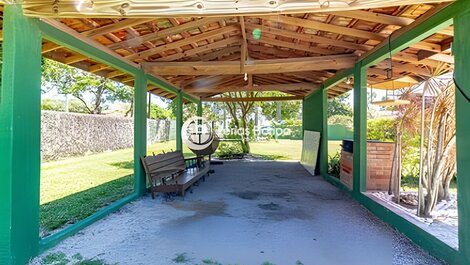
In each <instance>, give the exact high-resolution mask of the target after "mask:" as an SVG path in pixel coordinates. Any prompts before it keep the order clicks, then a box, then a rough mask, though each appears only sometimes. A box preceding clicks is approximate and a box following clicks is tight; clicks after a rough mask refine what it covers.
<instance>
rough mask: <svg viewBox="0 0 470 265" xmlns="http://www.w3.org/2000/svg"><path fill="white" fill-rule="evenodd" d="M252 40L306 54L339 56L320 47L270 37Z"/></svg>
mask: <svg viewBox="0 0 470 265" xmlns="http://www.w3.org/2000/svg"><path fill="white" fill-rule="evenodd" d="M250 40H251V41H255V42H261V43H266V44H269V45H273V46H277V47H286V48H290V49H294V50H299V51H305V52H310V53H317V54H322V55H332V54H338V52H337V51H334V50H328V49H323V48H318V47H313V46H311V45H310V44H301V43H293V42H289V41H281V40H276V39H271V38H268V37H264V38H261V39H259V40H255V39H254V38H253V37H252V36H251V37H250ZM332 42H333V40H332Z"/></svg>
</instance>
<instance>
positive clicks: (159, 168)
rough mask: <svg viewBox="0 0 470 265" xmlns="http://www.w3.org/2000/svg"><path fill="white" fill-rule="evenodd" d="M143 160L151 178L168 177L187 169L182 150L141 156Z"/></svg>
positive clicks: (146, 171)
mask: <svg viewBox="0 0 470 265" xmlns="http://www.w3.org/2000/svg"><path fill="white" fill-rule="evenodd" d="M141 160H142V164H143V166H144V169H145V173H147V176H148V177H149V179H150V180H152V179H153V178H155V177H158V178H162V177H166V176H169V175H171V174H175V173H178V172H181V171H184V170H185V169H186V164H185V161H184V157H183V153H182V152H181V151H175V152H168V153H164V154H158V155H155V156H146V157H141Z"/></svg>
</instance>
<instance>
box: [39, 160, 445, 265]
mask: <svg viewBox="0 0 470 265" xmlns="http://www.w3.org/2000/svg"><path fill="white" fill-rule="evenodd" d="M214 169H215V170H216V173H215V174H213V175H211V176H210V177H209V178H207V179H206V182H203V183H201V184H200V185H199V186H198V187H195V188H194V190H193V193H192V194H190V193H188V194H187V195H186V198H184V200H183V199H182V198H176V199H175V200H173V201H168V202H167V201H165V200H163V199H162V198H158V199H155V200H152V199H151V198H150V196H146V197H145V198H143V199H141V200H138V201H136V202H133V203H131V204H129V205H127V206H125V207H124V208H122V209H121V210H120V211H119V212H117V213H115V214H112V215H110V216H108V217H107V218H105V219H103V220H101V221H99V222H97V223H95V224H94V225H92V226H90V227H88V228H87V229H85V230H83V231H82V232H80V233H79V234H77V235H75V236H73V237H71V238H69V239H67V240H65V241H64V242H63V243H61V244H60V245H59V246H57V247H55V248H54V249H52V250H50V251H49V253H53V252H59V251H60V252H64V253H66V254H67V255H68V256H72V255H74V254H75V253H80V254H81V255H83V256H84V257H88V258H90V257H96V258H99V259H104V260H105V261H107V262H109V263H115V262H118V263H119V264H132V265H136V264H155V265H158V264H165V265H166V264H175V262H174V261H173V259H174V258H175V257H176V256H177V255H178V254H180V253H186V254H185V255H184V256H185V257H186V258H187V259H188V260H189V261H188V262H186V264H208V263H207V262H208V259H211V260H213V261H217V262H220V264H239V265H242V264H244V265H251V264H253V265H261V264H263V263H264V262H270V264H277V265H290V264H292V265H300V264H305V265H308V264H315V265H319V264H320V265H322V264H348V265H355V264H358V265H359V264H360V265H366V264H374V265H376V264H407V265H408V264H420V265H422V264H441V263H440V262H439V261H438V260H436V259H434V258H432V257H430V256H429V255H428V254H426V253H424V252H423V251H422V250H421V249H420V248H418V247H417V246H415V245H414V244H412V243H411V242H409V240H407V239H406V238H404V237H403V236H402V235H400V234H398V233H397V232H395V231H394V230H393V229H391V228H390V227H388V226H387V225H385V224H384V223H383V222H381V221H380V220H378V219H377V218H376V217H374V216H373V215H371V214H370V213H369V212H368V211H367V210H365V209H364V208H363V207H362V206H360V205H359V204H358V203H356V202H355V201H354V200H353V199H351V198H350V197H349V196H348V195H346V194H344V193H342V192H341V191H339V190H338V189H337V188H335V187H334V186H332V185H330V184H329V183H327V182H325V181H324V180H323V179H322V178H320V177H312V176H311V175H309V174H308V173H307V172H306V171H305V170H304V169H303V168H302V166H300V165H299V163H298V162H271V161H266V162H265V161H230V162H225V164H224V165H217V166H214ZM45 255H47V253H46V254H45ZM43 256H44V255H43ZM38 260H40V259H38ZM203 260H206V263H204V262H202V261H203ZM209 264H219V263H209Z"/></svg>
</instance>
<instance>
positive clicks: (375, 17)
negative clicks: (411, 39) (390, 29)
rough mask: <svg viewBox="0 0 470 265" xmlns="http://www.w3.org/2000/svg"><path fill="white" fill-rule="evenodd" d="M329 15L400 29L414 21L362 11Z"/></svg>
mask: <svg viewBox="0 0 470 265" xmlns="http://www.w3.org/2000/svg"><path fill="white" fill-rule="evenodd" d="M331 14H332V15H335V16H341V17H349V18H355V19H359V20H364V21H370V22H375V23H380V24H387V25H396V26H401V27H404V26H408V25H409V24H411V23H413V21H414V19H412V18H407V17H398V16H391V15H385V14H379V13H374V12H370V11H363V10H351V11H341V12H334V13H331Z"/></svg>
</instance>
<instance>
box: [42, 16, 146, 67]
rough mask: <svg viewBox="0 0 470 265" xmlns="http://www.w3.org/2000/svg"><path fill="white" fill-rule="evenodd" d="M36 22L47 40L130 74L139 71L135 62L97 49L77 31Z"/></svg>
mask: <svg viewBox="0 0 470 265" xmlns="http://www.w3.org/2000/svg"><path fill="white" fill-rule="evenodd" d="M57 23H59V22H57ZM37 24H38V25H39V28H40V29H41V31H42V34H43V37H44V38H45V39H48V40H49V41H52V42H54V43H56V44H58V45H61V46H64V47H66V48H68V49H70V50H72V51H75V52H78V53H80V54H82V55H84V56H88V57H90V58H92V59H94V60H96V61H98V62H100V63H103V64H106V65H109V66H111V67H113V68H116V69H118V70H120V71H123V72H126V73H129V74H132V75H136V74H137V72H138V71H139V68H137V67H136V65H135V64H133V63H130V62H127V61H125V60H123V59H121V58H119V55H117V54H116V55H114V54H112V51H109V52H106V51H104V50H100V49H97V48H96V47H95V46H93V45H91V44H90V43H88V42H86V40H85V39H82V36H80V35H76V34H78V33H76V34H75V35H72V33H73V32H64V31H63V30H61V29H58V28H57V27H54V26H53V25H51V24H49V23H46V22H44V21H38V23H37Z"/></svg>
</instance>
